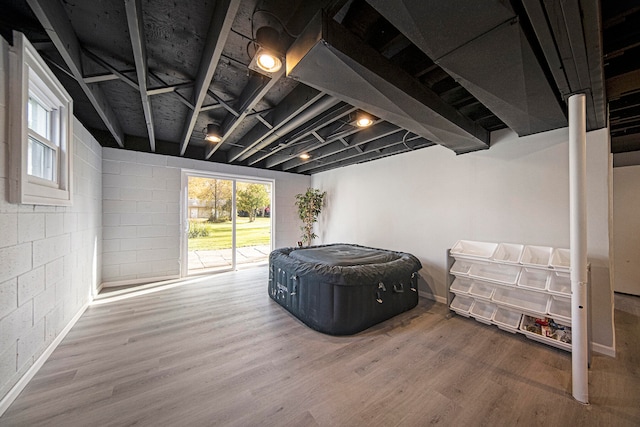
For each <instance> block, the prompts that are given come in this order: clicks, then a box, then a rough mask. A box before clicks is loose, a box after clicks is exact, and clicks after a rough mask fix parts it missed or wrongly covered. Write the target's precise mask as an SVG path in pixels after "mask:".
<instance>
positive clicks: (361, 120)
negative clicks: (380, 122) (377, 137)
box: [356, 113, 373, 128]
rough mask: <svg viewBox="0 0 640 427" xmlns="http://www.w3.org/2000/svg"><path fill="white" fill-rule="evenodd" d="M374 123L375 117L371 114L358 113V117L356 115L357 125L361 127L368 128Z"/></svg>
mask: <svg viewBox="0 0 640 427" xmlns="http://www.w3.org/2000/svg"><path fill="white" fill-rule="evenodd" d="M372 124H373V117H371V116H370V115H369V114H366V113H360V114H358V117H356V126H358V127H359V128H366V127H368V126H371V125H372Z"/></svg>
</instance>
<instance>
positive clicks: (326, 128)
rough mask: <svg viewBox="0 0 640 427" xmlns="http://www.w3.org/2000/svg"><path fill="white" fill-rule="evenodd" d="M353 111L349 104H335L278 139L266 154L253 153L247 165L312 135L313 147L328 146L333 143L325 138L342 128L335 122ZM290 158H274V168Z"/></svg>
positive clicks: (263, 152) (354, 109)
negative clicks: (320, 133)
mask: <svg viewBox="0 0 640 427" xmlns="http://www.w3.org/2000/svg"><path fill="white" fill-rule="evenodd" d="M354 111H356V108H355V107H353V106H351V105H349V104H344V103H339V104H336V105H335V106H333V107H332V108H329V109H328V110H326V111H325V112H324V113H322V114H321V115H319V116H318V117H317V118H316V119H315V120H313V121H310V122H309V123H307V124H305V125H304V126H301V127H300V128H298V129H296V130H295V132H292V133H291V134H289V135H286V136H284V137H282V138H280V140H279V141H276V143H277V145H276V146H274V147H271V148H270V149H269V150H266V152H265V151H262V152H258V153H255V154H254V155H253V156H252V157H250V158H249V159H248V161H247V163H248V164H249V165H255V164H257V163H259V162H261V161H263V160H266V159H267V158H269V157H271V156H274V155H275V154H277V153H279V152H281V151H283V150H286V149H288V148H290V147H292V146H294V145H298V144H301V143H302V142H303V141H304V140H305V139H308V138H309V136H310V135H311V136H314V134H316V135H317V137H316V136H314V137H315V138H316V141H317V142H314V143H313V147H317V146H323V145H325V144H328V143H329V142H331V141H333V139H332V140H331V141H327V140H326V139H325V138H327V137H329V136H331V135H333V133H334V132H335V131H336V129H339V128H341V127H342V126H343V125H342V124H340V123H338V124H336V123H335V122H336V121H338V120H340V119H341V118H342V117H344V116H345V115H348V114H351V113H352V112H354ZM318 132H322V133H323V134H324V136H320V135H319V134H318ZM302 148H303V149H304V150H305V151H306V150H308V149H309V148H307V147H305V146H302ZM312 149H313V148H312ZM291 157H292V156H274V159H276V160H274V161H273V164H274V166H275V165H278V164H280V163H282V162H283V161H285V160H286V159H289V158H291ZM293 157H294V158H297V154H294V155H293Z"/></svg>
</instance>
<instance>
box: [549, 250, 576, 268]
mask: <svg viewBox="0 0 640 427" xmlns="http://www.w3.org/2000/svg"><path fill="white" fill-rule="evenodd" d="M550 265H551V267H553V268H555V269H558V270H567V271H568V270H569V268H570V267H571V251H570V250H569V249H560V248H557V249H554V250H553V254H551V262H550Z"/></svg>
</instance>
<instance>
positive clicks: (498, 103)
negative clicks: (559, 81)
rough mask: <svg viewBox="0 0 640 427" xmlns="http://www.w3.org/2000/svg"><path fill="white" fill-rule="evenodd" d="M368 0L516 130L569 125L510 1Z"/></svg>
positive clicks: (523, 131) (526, 131) (535, 130)
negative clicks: (391, 0)
mask: <svg viewBox="0 0 640 427" xmlns="http://www.w3.org/2000/svg"><path fill="white" fill-rule="evenodd" d="M367 2H368V3H369V4H370V5H371V6H373V7H374V8H375V9H376V10H377V11H378V12H379V13H380V14H381V15H382V16H384V17H385V18H386V19H387V20H389V21H390V22H391V23H392V24H393V25H394V26H395V27H396V28H398V30H400V31H401V32H402V33H403V34H404V35H405V36H406V37H407V38H408V39H409V40H411V42H413V43H414V44H415V45H416V46H417V47H418V48H420V50H422V51H423V52H424V53H426V54H427V55H428V56H429V57H430V58H431V59H432V60H433V61H434V62H435V63H436V64H437V65H439V66H440V67H442V68H443V69H444V70H445V71H446V72H447V73H448V74H450V75H451V76H452V77H453V78H454V79H455V80H456V81H457V82H458V83H459V84H460V85H462V86H463V87H464V88H465V89H467V90H468V91H469V92H470V93H471V94H472V95H473V96H475V97H476V98H477V99H478V100H479V101H480V102H482V103H483V104H484V105H485V106H486V107H487V108H488V109H489V110H491V112H493V113H494V114H495V115H496V116H498V117H499V118H500V119H501V120H502V121H503V122H504V123H505V124H506V125H507V126H509V127H510V128H511V129H513V130H514V131H515V132H516V133H517V134H518V135H520V136H524V135H529V134H533V133H538V132H543V131H548V130H551V129H557V128H560V127H564V126H567V118H566V114H565V111H564V109H563V107H562V105H561V102H560V100H559V97H558V95H557V94H556V93H555V92H554V91H553V89H552V88H551V85H550V82H549V80H548V79H547V76H546V75H545V72H544V69H543V68H542V67H541V65H540V63H539V61H538V58H537V57H536V55H535V53H534V49H533V48H532V46H531V44H530V43H529V41H528V39H527V37H526V35H525V32H524V31H523V28H522V25H521V23H520V21H519V18H518V16H517V15H516V13H515V12H514V11H513V9H512V8H511V5H510V4H509V2H506V1H500V0H491V1H482V2H476V1H468V0H447V1H442V0H398V1H393V2H390V1H386V0H367Z"/></svg>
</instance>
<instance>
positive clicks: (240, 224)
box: [189, 217, 271, 251]
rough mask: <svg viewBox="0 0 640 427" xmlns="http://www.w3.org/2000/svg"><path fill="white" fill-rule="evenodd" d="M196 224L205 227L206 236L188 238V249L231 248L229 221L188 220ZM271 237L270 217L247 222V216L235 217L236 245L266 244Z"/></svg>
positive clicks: (239, 246)
mask: <svg viewBox="0 0 640 427" xmlns="http://www.w3.org/2000/svg"><path fill="white" fill-rule="evenodd" d="M189 221H190V222H196V223H197V224H198V226H202V227H205V228H206V229H207V231H208V232H209V236H208V237H195V238H192V239H189V250H190V251H194V250H200V251H207V250H217V249H230V248H231V221H228V222H222V223H219V224H213V223H210V222H206V221H204V220H189ZM270 237H271V218H256V220H255V221H254V222H249V218H245V217H238V218H237V219H236V247H238V248H241V247H245V246H257V245H268V244H269V241H270Z"/></svg>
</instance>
